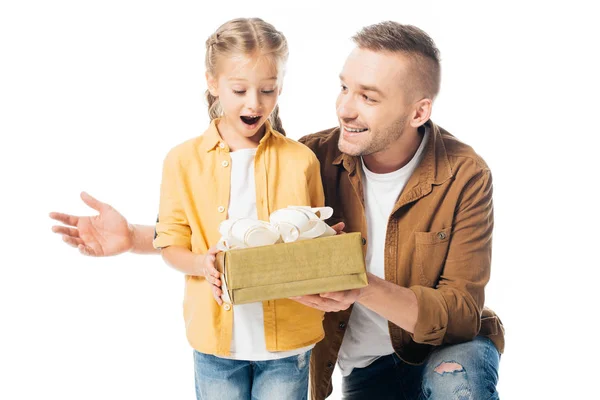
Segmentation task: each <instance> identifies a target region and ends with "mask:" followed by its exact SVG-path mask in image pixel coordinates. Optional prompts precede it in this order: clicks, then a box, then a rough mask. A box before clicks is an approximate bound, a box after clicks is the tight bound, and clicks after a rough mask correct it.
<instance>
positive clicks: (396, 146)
mask: <svg viewBox="0 0 600 400" xmlns="http://www.w3.org/2000/svg"><path fill="white" fill-rule="evenodd" d="M422 140H423V135H422V134H421V133H420V132H419V131H418V130H417V129H410V130H407V131H406V132H404V134H403V135H402V136H400V138H399V139H398V140H396V141H395V142H394V143H392V144H390V145H389V146H388V147H387V148H386V149H384V150H381V151H378V152H377V153H373V154H369V155H365V156H362V158H363V161H364V163H365V165H366V166H367V168H368V169H369V171H371V172H374V173H376V174H387V173H389V172H394V171H397V170H399V169H400V168H402V167H404V166H405V165H406V164H408V163H409V162H410V160H412V158H413V157H414V156H415V153H416V152H417V150H418V149H419V145H420V144H421V141H422Z"/></svg>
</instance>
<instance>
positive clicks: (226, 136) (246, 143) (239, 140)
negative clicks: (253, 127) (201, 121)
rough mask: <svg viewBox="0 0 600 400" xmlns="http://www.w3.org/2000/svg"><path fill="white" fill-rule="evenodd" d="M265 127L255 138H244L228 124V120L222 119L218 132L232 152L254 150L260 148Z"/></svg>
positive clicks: (219, 122) (218, 124)
mask: <svg viewBox="0 0 600 400" xmlns="http://www.w3.org/2000/svg"><path fill="white" fill-rule="evenodd" d="M265 129H266V127H265V125H263V126H261V127H260V129H259V130H258V131H256V133H255V134H254V135H253V136H243V135H240V134H239V133H238V132H236V131H235V130H234V129H233V128H232V127H231V126H230V125H229V124H228V123H227V120H226V119H224V118H223V119H221V120H219V121H218V123H217V130H218V131H219V134H220V135H221V138H223V140H224V141H225V143H227V146H229V150H230V151H236V150H242V149H254V148H257V147H258V144H259V143H260V140H261V139H262V137H263V136H264V135H265Z"/></svg>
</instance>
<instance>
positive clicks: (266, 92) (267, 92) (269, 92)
mask: <svg viewBox="0 0 600 400" xmlns="http://www.w3.org/2000/svg"><path fill="white" fill-rule="evenodd" d="M262 92H263V93H264V94H271V93H275V90H263V91H262Z"/></svg>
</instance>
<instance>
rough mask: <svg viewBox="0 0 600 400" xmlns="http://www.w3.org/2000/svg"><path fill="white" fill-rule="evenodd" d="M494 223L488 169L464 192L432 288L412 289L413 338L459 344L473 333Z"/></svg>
mask: <svg viewBox="0 0 600 400" xmlns="http://www.w3.org/2000/svg"><path fill="white" fill-rule="evenodd" d="M493 225H494V217H493V204H492V177H491V173H490V171H489V169H484V170H482V171H480V172H479V173H478V174H476V175H474V176H473V177H472V178H471V179H470V180H469V181H468V182H467V183H466V185H465V187H464V188H463V190H462V193H461V196H460V198H459V202H458V204H457V205H456V208H455V216H454V224H453V228H452V232H451V237H450V242H449V248H448V253H447V257H446V262H445V265H444V267H443V270H442V275H441V277H440V279H439V281H438V283H437V285H436V287H435V288H430V287H425V286H412V287H411V288H410V289H411V290H412V291H413V292H414V293H415V295H416V296H417V302H418V313H419V314H418V319H417V323H416V326H415V331H414V333H413V335H412V336H413V340H414V341H415V342H417V343H424V344H430V345H441V344H444V343H459V342H464V341H468V340H471V339H472V338H474V337H475V336H476V335H477V333H478V332H479V329H480V325H481V313H482V310H483V303H484V287H485V285H486V284H487V282H488V280H489V278H490V266H491V255H492V229H493Z"/></svg>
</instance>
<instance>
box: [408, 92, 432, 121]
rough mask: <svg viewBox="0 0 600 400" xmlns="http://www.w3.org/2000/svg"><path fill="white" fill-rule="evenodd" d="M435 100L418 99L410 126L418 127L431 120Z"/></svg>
mask: <svg viewBox="0 0 600 400" xmlns="http://www.w3.org/2000/svg"><path fill="white" fill-rule="evenodd" d="M432 106H433V102H432V101H431V99H428V98H424V99H421V100H419V101H417V102H416V103H415V105H414V109H413V114H412V118H411V119H410V126H412V127H413V128H418V127H420V126H421V125H423V124H424V123H425V122H427V121H428V120H429V118H430V117H431V107H432Z"/></svg>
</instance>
